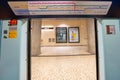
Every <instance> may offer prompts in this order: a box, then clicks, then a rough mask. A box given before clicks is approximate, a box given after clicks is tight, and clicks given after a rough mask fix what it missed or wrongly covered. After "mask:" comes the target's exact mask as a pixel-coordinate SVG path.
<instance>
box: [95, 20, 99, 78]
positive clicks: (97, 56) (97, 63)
mask: <svg viewBox="0 0 120 80" xmlns="http://www.w3.org/2000/svg"><path fill="white" fill-rule="evenodd" d="M94 28H95V44H96V45H95V47H96V79H97V80H100V73H99V72H100V70H99V50H98V46H99V45H98V31H97V29H98V28H97V18H94Z"/></svg>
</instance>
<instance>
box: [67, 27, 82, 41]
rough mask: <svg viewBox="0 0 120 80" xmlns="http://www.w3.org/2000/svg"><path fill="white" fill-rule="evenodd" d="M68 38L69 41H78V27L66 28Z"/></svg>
mask: <svg viewBox="0 0 120 80" xmlns="http://www.w3.org/2000/svg"><path fill="white" fill-rule="evenodd" d="M68 33H69V34H68V38H69V42H70V43H79V42H80V37H79V36H80V35H79V33H80V32H79V27H69V28H68Z"/></svg>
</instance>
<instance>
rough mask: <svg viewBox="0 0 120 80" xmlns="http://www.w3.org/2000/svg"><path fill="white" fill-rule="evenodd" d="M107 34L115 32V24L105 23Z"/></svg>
mask: <svg viewBox="0 0 120 80" xmlns="http://www.w3.org/2000/svg"><path fill="white" fill-rule="evenodd" d="M106 33H107V34H115V25H106Z"/></svg>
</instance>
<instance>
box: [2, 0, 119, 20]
mask: <svg viewBox="0 0 120 80" xmlns="http://www.w3.org/2000/svg"><path fill="white" fill-rule="evenodd" d="M8 1H27V0H0V11H1V12H0V19H9V18H33V17H34V18H51V17H53V18H54V17H59V18H61V17H63V18H65V17H87V18H89V17H104V18H106V17H107V18H120V0H71V1H112V5H111V7H110V9H109V11H108V13H107V15H96V14H94V15H89V14H87V15H83V14H80V15H75V14H72V15H49V14H48V15H15V14H14V12H13V11H12V9H11V8H10V7H9V5H8ZM29 1H35V0H29ZM37 1H55V0H37ZM60 1H69V0H60Z"/></svg>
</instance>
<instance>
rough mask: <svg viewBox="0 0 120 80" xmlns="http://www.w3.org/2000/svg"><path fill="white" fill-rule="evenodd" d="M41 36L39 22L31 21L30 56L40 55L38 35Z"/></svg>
mask: <svg viewBox="0 0 120 80" xmlns="http://www.w3.org/2000/svg"><path fill="white" fill-rule="evenodd" d="M40 34H41V20H40V19H32V20H31V55H32V56H37V55H39V54H40V36H41V35H40Z"/></svg>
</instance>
